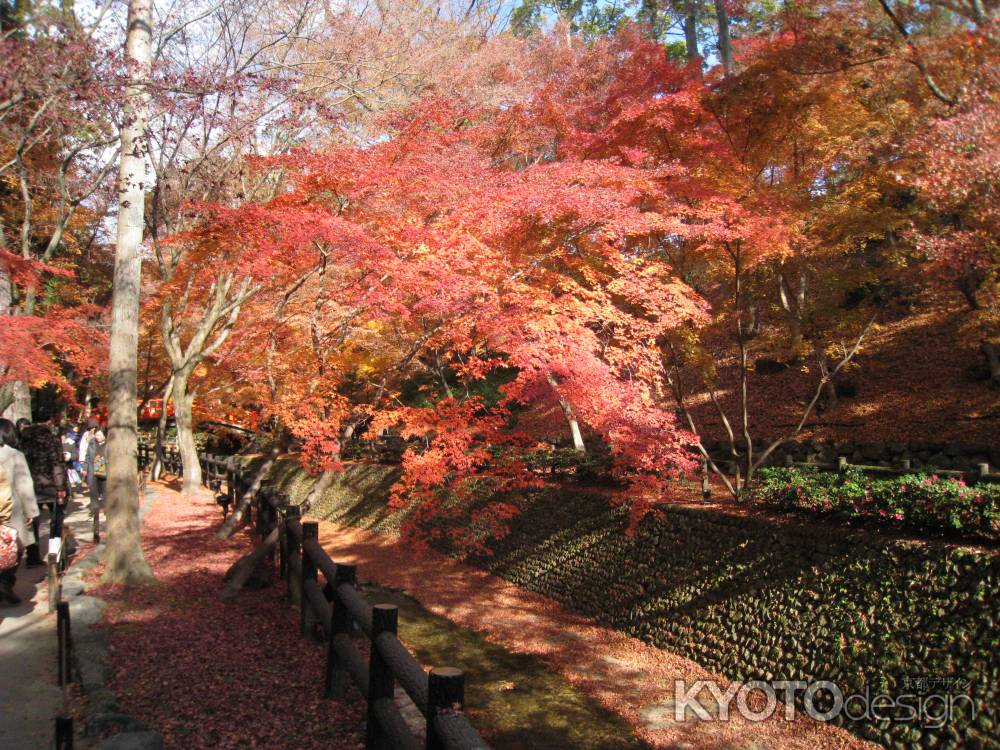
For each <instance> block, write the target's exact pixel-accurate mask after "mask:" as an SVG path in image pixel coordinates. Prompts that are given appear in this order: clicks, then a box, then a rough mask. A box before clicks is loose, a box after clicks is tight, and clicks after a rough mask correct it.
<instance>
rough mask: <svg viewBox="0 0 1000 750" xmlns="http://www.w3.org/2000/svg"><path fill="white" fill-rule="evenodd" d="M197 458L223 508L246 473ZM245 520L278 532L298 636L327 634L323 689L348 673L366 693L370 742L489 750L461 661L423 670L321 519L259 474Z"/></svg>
mask: <svg viewBox="0 0 1000 750" xmlns="http://www.w3.org/2000/svg"><path fill="white" fill-rule="evenodd" d="M200 459H201V463H202V469H203V472H204V476H205V483H206V485H208V486H212V487H213V489H215V490H216V491H218V492H220V494H219V495H218V497H217V501H218V502H219V504H220V505H222V504H223V501H225V505H223V513H224V514H226V513H227V507H228V506H230V505H235V503H236V501H237V499H238V498H239V497H241V496H242V495H243V493H245V492H246V491H248V489H249V487H250V485H251V482H252V480H251V479H250V477H249V476H247V475H246V473H245V472H244V471H243V468H242V466H240V465H239V464H237V463H236V462H235V461H233V460H231V459H221V458H218V457H216V456H212V455H211V454H207V453H206V454H202V455H201V456H200ZM223 477H224V478H225V480H226V491H225V492H221V479H222V478H223ZM214 482H218V485H214V484H213V483H214ZM245 520H246V522H247V523H248V524H251V526H252V528H253V530H254V533H255V535H256V536H257V537H258V539H260V540H261V543H262V544H263V543H266V542H265V540H267V539H268V538H269V537H271V536H272V535H275V534H276V535H277V542H276V543H275V544H274V545H273V548H272V551H271V552H270V553H269V554H268V555H267V558H266V559H267V560H268V561H269V564H272V565H274V564H277V566H278V569H279V572H280V575H281V577H282V579H283V580H284V581H285V582H286V587H287V588H286V591H287V596H288V599H289V601H291V602H292V603H294V604H296V605H298V607H299V629H300V631H301V634H302V636H303V637H305V638H311V639H315V640H319V641H322V642H324V643H325V644H326V652H327V653H326V670H325V673H324V680H323V687H322V690H323V695H324V697H326V698H335V697H339V696H342V695H344V693H345V692H346V690H347V689H348V687H349V685H351V684H352V683H353V685H354V686H355V687H356V688H357V689H358V691H359V692H360V693H361V694H362V695H363V696H364V697H365V700H366V701H367V705H368V710H367V720H366V729H365V748H366V749H367V750H390V749H398V750H422V749H424V748H426V750H488V748H489V746H488V745H487V744H486V742H485V741H484V740H483V739H482V737H480V736H479V732H477V731H476V729H475V727H473V726H472V723H471V722H470V721H469V719H468V717H467V716H466V714H465V712H464V706H465V676H464V674H463V673H462V671H461V670H459V669H454V668H451V667H443V668H436V669H431V670H430V671H429V672H427V671H425V670H424V668H423V667H422V666H421V665H420V663H419V662H418V661H417V660H416V658H415V657H414V656H413V654H411V653H410V651H409V650H408V649H407V648H406V646H404V645H403V644H402V642H400V640H399V638H398V636H397V626H398V614H399V612H398V608H397V607H396V606H395V605H394V604H375V605H371V604H369V603H368V601H367V600H366V599H365V598H364V597H363V596H362V595H361V594H360V593H359V592H358V589H357V568H356V566H354V565H350V564H346V563H337V562H334V561H333V560H332V559H331V558H330V556H329V555H328V554H327V553H326V550H324V549H323V547H322V546H321V545H320V543H319V524H318V523H315V522H310V521H303V520H302V519H301V518H300V515H299V508H298V507H297V506H294V505H291V504H290V503H289V499H288V496H287V495H285V494H283V493H279V492H276V491H275V490H274V489H273V487H272V486H271V484H270V483H269V482H267V481H264V482H261V484H260V487H259V489H258V490H257V492H256V493H255V495H254V498H253V502H252V503H251V506H250V509H248V512H247V515H246V518H245ZM321 577H322V580H321ZM358 632H360V633H361V634H362V635H363V636H364V637H365V638H367V639H368V641H369V643H370V651H369V656H368V658H367V659H366V658H365V656H364V655H363V653H362V652H361V650H360V649H359V648H358V647H357V645H356V643H355V638H356V637H358V635H357V634H358ZM397 684H398V685H399V686H400V687H401V688H402V689H403V691H405V693H406V694H407V695H408V696H409V698H410V700H412V701H413V703H414V705H415V706H416V707H417V709H418V710H419V711H420V713H421V715H422V716H423V718H424V720H425V721H424V727H423V731H422V732H420V733H415V732H414V729H413V728H412V727H411V726H410V725H409V724H407V722H406V721H405V719H404V718H403V715H402V713H401V712H400V710H399V707H398V706H397V705H396V700H395V690H396V685H397ZM421 735H422V736H421Z"/></svg>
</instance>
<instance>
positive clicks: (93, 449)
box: [85, 429, 108, 516]
mask: <svg viewBox="0 0 1000 750" xmlns="http://www.w3.org/2000/svg"><path fill="white" fill-rule="evenodd" d="M85 466H86V470H87V486H88V487H89V488H90V514H91V515H92V516H96V515H97V514H98V513H100V511H101V507H102V506H103V505H104V492H105V488H106V486H107V483H108V443H107V440H106V439H105V437H104V432H102V431H101V430H100V429H98V430H95V431H94V436H93V437H92V438H91V440H90V442H89V443H88V444H87V463H86V465H85Z"/></svg>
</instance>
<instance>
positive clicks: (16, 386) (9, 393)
mask: <svg viewBox="0 0 1000 750" xmlns="http://www.w3.org/2000/svg"><path fill="white" fill-rule="evenodd" d="M3 402H9V403H7V404H6V406H5V407H4V408H3V413H2V414H0V417H3V418H4V419H9V420H10V421H11V422H16V421H17V420H19V419H27V420H29V421H30V420H31V389H30V388H28V384H27V383H22V382H21V381H20V380H15V381H12V382H10V383H6V384H4V386H3V394H0V403H3Z"/></svg>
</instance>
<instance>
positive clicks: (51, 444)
mask: <svg viewBox="0 0 1000 750" xmlns="http://www.w3.org/2000/svg"><path fill="white" fill-rule="evenodd" d="M20 438H21V452H22V453H23V454H24V458H25V459H26V460H27V462H28V468H29V469H30V470H31V481H32V483H33V484H34V486H35V498H36V499H37V501H38V504H39V506H41V507H45V508H48V511H49V516H50V520H49V539H55V538H57V537H59V538H61V537H62V525H63V516H64V515H65V513H66V502H67V500H68V498H69V483H68V481H67V479H66V463H65V461H64V460H63V451H62V441H60V440H59V438H58V437H57V436H56V434H55V432H54V428H53V425H52V415H51V414H46V415H43V418H42V419H40V420H39V421H38V422H36V423H35V424H33V425H28V426H27V427H24V428H22V430H21V435H20ZM34 532H35V538H36V539H37V538H38V526H37V525H36V526H35V529H34ZM27 557H28V563H27V564H28V565H32V564H34V563H35V562H36V561H37V562H38V563H39V564H40V563H41V562H43V561H42V558H41V555H40V554H39V549H38V543H37V542H36V543H35V544H33V545H32V546H31V547H29V548H28V555H27Z"/></svg>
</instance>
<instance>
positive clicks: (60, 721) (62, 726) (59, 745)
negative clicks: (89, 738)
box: [56, 716, 73, 750]
mask: <svg viewBox="0 0 1000 750" xmlns="http://www.w3.org/2000/svg"><path fill="white" fill-rule="evenodd" d="M56 750H73V717H72V716H57V717H56Z"/></svg>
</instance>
